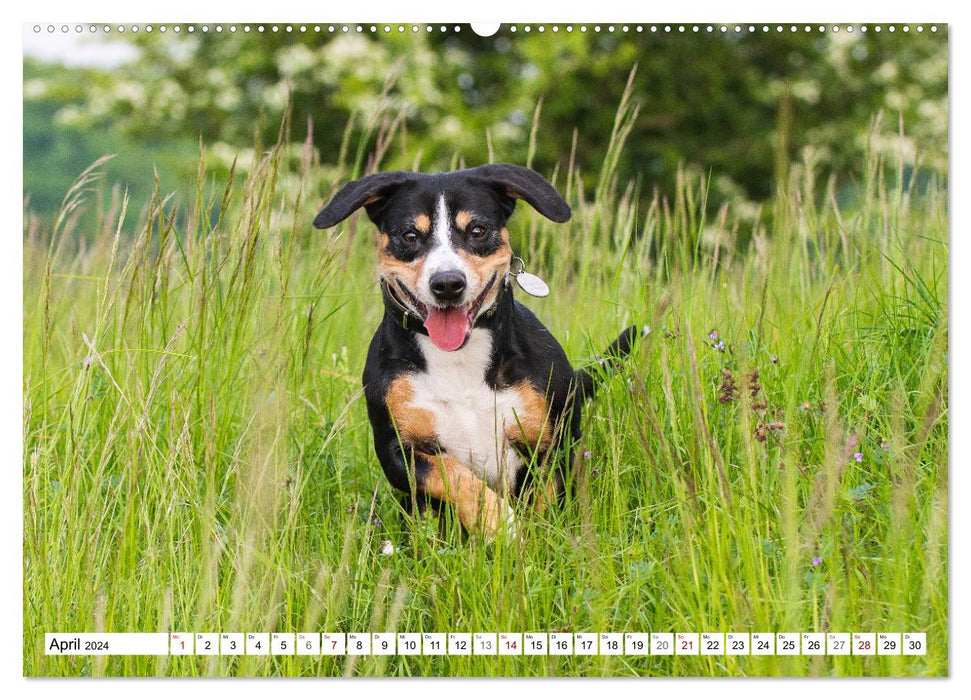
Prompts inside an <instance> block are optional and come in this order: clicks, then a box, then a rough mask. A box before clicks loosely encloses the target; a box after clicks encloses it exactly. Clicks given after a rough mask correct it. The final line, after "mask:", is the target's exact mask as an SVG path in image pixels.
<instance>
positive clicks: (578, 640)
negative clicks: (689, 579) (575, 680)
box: [44, 632, 927, 656]
mask: <svg viewBox="0 0 971 700" xmlns="http://www.w3.org/2000/svg"><path fill="white" fill-rule="evenodd" d="M44 647H45V650H46V653H47V654H48V655H50V656H137V655H148V656H167V655H171V656H242V655H245V656H394V655H402V656H408V655H416V656H420V655H423V656H619V655H624V656H766V655H768V656H924V655H925V654H926V653H927V634H926V633H925V632H879V633H875V632H854V633H852V634H850V633H842V632H829V633H823V632H803V633H796V632H727V633H726V632H678V633H671V632H601V633H599V634H598V633H593V632H576V633H573V632H549V633H547V632H499V633H496V632H475V633H469V632H448V633H445V632H424V633H418V632H398V633H395V632H272V633H269V632H249V633H245V634H244V633H242V632H172V633H170V634H166V633H164V632H162V633H148V634H141V633H82V634H59V633H48V634H45V635H44Z"/></svg>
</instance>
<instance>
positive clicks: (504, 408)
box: [411, 328, 523, 491]
mask: <svg viewBox="0 0 971 700" xmlns="http://www.w3.org/2000/svg"><path fill="white" fill-rule="evenodd" d="M418 343H419V346H420V347H421V350H422V354H423V355H424V356H425V362H426V371H425V372H421V373H416V374H414V375H412V377H411V383H412V386H413V388H414V398H413V401H412V403H413V405H414V406H415V408H420V409H424V410H427V411H429V412H430V413H431V414H432V415H433V416H434V418H435V433H436V437H437V439H438V443H439V445H441V447H442V450H443V451H444V452H445V453H446V454H447V455H448V456H449V457H452V458H454V459H457V460H459V461H460V462H462V463H463V464H465V465H466V466H468V467H469V468H470V469H471V470H472V471H473V472H475V473H476V474H478V475H479V476H480V477H481V478H482V479H484V480H485V481H486V482H487V483H488V484H489V486H490V487H492V488H493V489H497V490H501V491H507V490H508V489H509V487H511V486H512V484H513V483H514V482H515V477H516V473H517V472H518V471H519V469H520V467H521V466H522V464H523V462H522V459H521V458H520V456H519V453H518V452H517V451H516V450H515V448H514V447H513V446H512V445H510V443H509V440H508V438H507V431H508V430H510V429H511V430H515V426H516V425H517V415H519V414H521V413H522V411H523V406H522V405H521V403H522V400H521V398H520V394H519V393H518V392H516V391H514V390H512V389H504V390H500V391H494V390H492V389H491V388H490V387H489V386H488V384H486V381H485V373H486V369H488V367H489V361H490V356H491V352H492V334H491V333H490V332H489V331H486V330H483V329H481V328H477V329H475V330H473V331H472V336H471V337H470V338H469V342H468V343H467V344H466V345H465V347H463V348H462V349H461V350H457V351H455V352H445V351H443V350H440V349H439V348H437V347H435V345H434V344H433V343H432V342H431V341H430V340H429V339H428V338H426V337H424V336H419V338H418Z"/></svg>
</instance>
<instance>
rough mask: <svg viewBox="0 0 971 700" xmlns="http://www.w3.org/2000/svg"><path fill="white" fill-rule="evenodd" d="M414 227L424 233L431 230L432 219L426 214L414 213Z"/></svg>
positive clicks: (426, 233)
mask: <svg viewBox="0 0 971 700" xmlns="http://www.w3.org/2000/svg"><path fill="white" fill-rule="evenodd" d="M413 223H414V224H415V228H416V229H417V230H418V231H419V232H421V233H424V234H425V235H428V232H429V231H431V230H432V220H431V219H430V218H429V217H428V214H415V219H414V222H413Z"/></svg>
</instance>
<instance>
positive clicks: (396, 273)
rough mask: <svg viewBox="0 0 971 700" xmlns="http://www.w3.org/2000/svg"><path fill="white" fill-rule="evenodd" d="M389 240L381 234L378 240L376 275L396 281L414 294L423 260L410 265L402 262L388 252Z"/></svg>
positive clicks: (416, 260) (418, 259)
mask: <svg viewBox="0 0 971 700" xmlns="http://www.w3.org/2000/svg"><path fill="white" fill-rule="evenodd" d="M389 243H390V239H389V238H388V234H386V233H382V234H381V237H380V239H379V240H378V273H379V274H380V275H381V276H382V277H383V278H384V279H386V280H398V282H399V283H401V284H405V285H407V287H408V289H409V290H411V293H412V294H414V293H415V290H416V289H417V288H418V279H419V278H420V277H421V266H422V264H423V263H424V258H417V259H415V260H413V261H412V262H410V263H406V262H402V261H401V260H398V258H396V257H395V256H393V255H391V253H389V252H388V244H389Z"/></svg>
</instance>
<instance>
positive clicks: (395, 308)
mask: <svg viewBox="0 0 971 700" xmlns="http://www.w3.org/2000/svg"><path fill="white" fill-rule="evenodd" d="M507 290H508V291H509V292H510V293H512V287H510V285H509V275H503V279H502V281H501V282H499V293H498V294H497V295H496V300H495V301H494V302H492V306H490V307H489V308H488V309H487V310H486V311H485V313H483V314H482V315H480V316H479V317H478V318H477V319H475V323H473V324H472V327H473V328H476V327H478V326H479V325H480V324H481V323H482V322H483V321H485V320H486V319H488V318H491V317H492V316H493V315H494V314H495V313H496V309H498V308H499V302H500V301H501V299H502V295H503V294H504V293H505V292H506V291H507ZM381 296H382V298H383V299H384V308H385V310H386V311H387V312H388V313H390V314H391V317H392V318H393V319H394V320H395V321H397V322H398V325H399V326H401V327H402V328H404V329H405V330H406V331H413V332H415V333H421V334H422V335H428V331H427V330H426V328H425V319H423V318H422V317H421V316H419V315H418V314H416V313H415V312H414V311H412V310H411V309H409V308H408V307H407V306H405V304H404V303H403V302H402V301H401V300H400V299H399V298H398V297H397V296H396V295H395V293H394V292H393V291H392V290H391V287H389V286H388V282H387V280H385V279H384V278H381Z"/></svg>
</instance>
